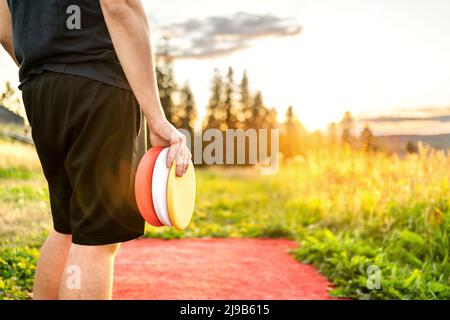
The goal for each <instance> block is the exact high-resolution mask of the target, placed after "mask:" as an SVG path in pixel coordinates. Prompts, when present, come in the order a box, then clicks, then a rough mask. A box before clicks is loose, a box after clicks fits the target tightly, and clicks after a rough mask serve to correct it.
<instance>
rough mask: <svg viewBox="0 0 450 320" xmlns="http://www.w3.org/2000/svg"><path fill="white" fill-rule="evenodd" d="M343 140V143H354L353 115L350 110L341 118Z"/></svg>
mask: <svg viewBox="0 0 450 320" xmlns="http://www.w3.org/2000/svg"><path fill="white" fill-rule="evenodd" d="M340 125H341V132H342V136H341V140H342V143H344V144H347V145H350V146H352V145H353V141H354V138H353V116H352V114H351V113H350V111H346V112H345V113H344V116H343V118H342V120H341V123H340Z"/></svg>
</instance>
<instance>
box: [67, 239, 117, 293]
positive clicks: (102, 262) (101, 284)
mask: <svg viewBox="0 0 450 320" xmlns="http://www.w3.org/2000/svg"><path fill="white" fill-rule="evenodd" d="M119 246H120V244H111V245H103V246H82V245H77V244H72V247H71V248H70V252H69V256H68V258H67V263H66V268H65V271H64V274H63V277H62V280H61V287H60V293H59V298H60V299H70V300H93V299H95V300H97V299H102V300H106V299H111V298H112V284H113V273H114V258H115V255H116V253H117V251H118V249H119Z"/></svg>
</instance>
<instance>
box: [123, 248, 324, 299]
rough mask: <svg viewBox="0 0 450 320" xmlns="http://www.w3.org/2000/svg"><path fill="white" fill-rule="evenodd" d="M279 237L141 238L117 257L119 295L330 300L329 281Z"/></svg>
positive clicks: (167, 297) (144, 297)
mask: <svg viewBox="0 0 450 320" xmlns="http://www.w3.org/2000/svg"><path fill="white" fill-rule="evenodd" d="M295 246H296V243H295V242H293V241H289V240H283V239H281V240H279V239H184V240H158V239H143V240H135V241H131V242H128V243H124V244H123V245H122V249H121V250H120V253H119V255H118V256H117V259H116V266H115V269H116V276H115V281H114V299H224V300H229V299H238V300H240V299H330V296H329V295H328V293H327V290H328V287H329V286H330V284H329V282H328V281H327V280H326V279H325V278H324V277H322V276H321V275H319V274H318V273H317V272H316V270H315V269H314V268H313V267H312V266H309V265H304V264H301V263H299V262H297V261H296V260H294V258H292V256H290V255H289V253H288V251H289V249H292V248H294V247H295Z"/></svg>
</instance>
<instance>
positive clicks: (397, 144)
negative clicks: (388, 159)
mask: <svg viewBox="0 0 450 320" xmlns="http://www.w3.org/2000/svg"><path fill="white" fill-rule="evenodd" d="M377 139H378V141H380V143H381V144H382V145H383V146H384V147H387V148H388V149H389V150H391V151H402V150H404V149H405V145H406V144H407V143H408V141H411V142H413V143H415V144H417V143H418V142H419V141H421V142H422V143H424V144H427V145H430V146H432V147H433V148H436V149H447V150H450V133H447V134H437V135H388V136H377Z"/></svg>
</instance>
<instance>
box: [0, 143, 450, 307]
mask: <svg viewBox="0 0 450 320" xmlns="http://www.w3.org/2000/svg"><path fill="white" fill-rule="evenodd" d="M197 183H198V190H197V193H198V197H197V206H196V212H195V216H194V220H193V222H192V224H191V225H190V227H189V229H187V230H186V231H184V232H179V231H176V230H174V229H168V228H159V229H156V228H151V227H148V228H147V230H146V235H145V236H146V237H159V238H165V239H172V238H181V237H285V238H291V239H294V240H296V241H298V243H299V247H298V248H297V249H296V250H294V252H293V253H292V254H293V255H294V257H296V258H297V259H298V260H300V261H302V262H307V263H312V264H314V265H315V266H316V267H317V268H318V269H319V270H320V271H321V272H322V273H323V274H324V275H325V276H327V277H328V278H329V279H330V280H331V281H332V282H333V283H334V285H335V286H336V289H335V290H334V291H333V292H332V294H334V295H336V296H340V297H347V298H359V299H450V278H449V275H450V261H449V252H450V239H449V235H450V199H449V195H450V159H449V158H448V157H447V156H445V155H444V154H443V153H441V152H436V151H430V150H428V149H426V148H421V150H420V152H419V154H412V155H409V156H407V157H406V158H404V159H399V158H397V157H394V156H388V155H384V154H381V153H380V154H366V153H361V152H356V151H352V150H331V151H330V150H322V151H313V152H311V153H310V154H308V156H307V157H303V158H298V159H296V161H293V162H291V163H286V164H283V165H282V166H281V168H280V171H279V172H278V174H277V175H274V176H261V175H259V173H258V171H257V170H256V169H251V168H249V169H221V168H210V169H201V170H197ZM50 227H51V221H50V213H49V205H48V192H47V188H46V183H45V180H44V179H43V177H42V173H41V171H40V166H39V163H38V160H37V157H36V155H35V153H34V150H33V148H31V147H27V146H23V145H20V144H15V143H10V142H5V141H2V142H0V242H1V246H0V298H2V299H27V298H29V291H30V290H31V288H32V277H33V273H34V266H35V263H36V259H37V256H38V250H37V248H39V245H40V244H41V243H42V242H43V240H44V239H45V235H46V232H47V230H49V228H50ZM369 266H377V267H378V268H379V269H380V272H381V288H380V289H372V290H371V289H369V288H368V286H367V279H368V277H369V274H368V270H367V268H368V267H369Z"/></svg>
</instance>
